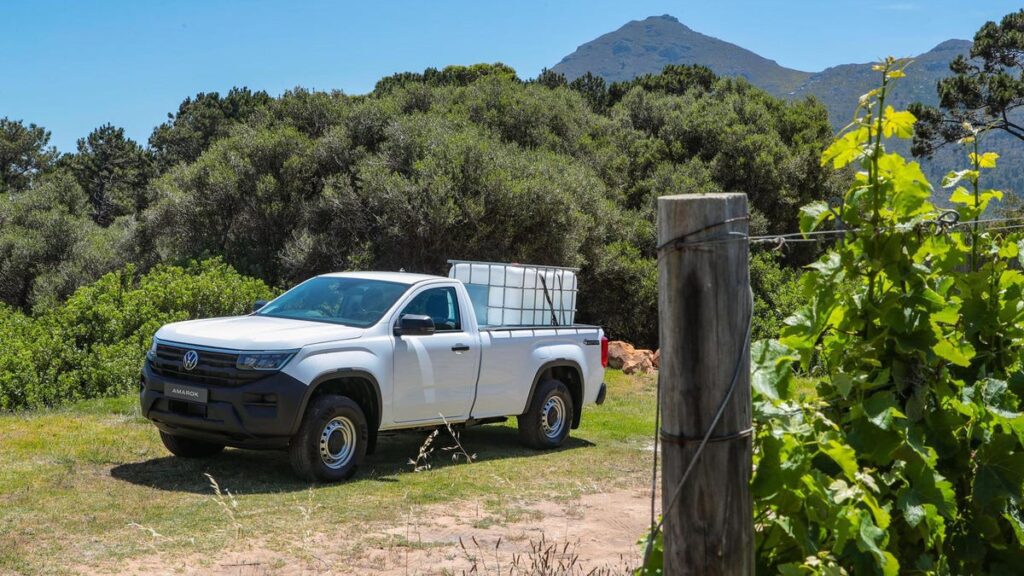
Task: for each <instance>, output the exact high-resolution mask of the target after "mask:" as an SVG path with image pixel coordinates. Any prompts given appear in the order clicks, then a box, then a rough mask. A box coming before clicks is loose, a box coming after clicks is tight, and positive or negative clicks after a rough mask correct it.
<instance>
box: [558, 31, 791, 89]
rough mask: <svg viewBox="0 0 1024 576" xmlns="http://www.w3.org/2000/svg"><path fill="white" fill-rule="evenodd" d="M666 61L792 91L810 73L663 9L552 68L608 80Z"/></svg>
mask: <svg viewBox="0 0 1024 576" xmlns="http://www.w3.org/2000/svg"><path fill="white" fill-rule="evenodd" d="M669 64H689V65H694V64H701V65H704V66H707V67H708V68H710V69H711V70H712V71H714V72H715V73H716V74H718V75H721V76H740V77H744V78H746V79H747V80H749V81H750V82H751V83H753V84H755V85H759V86H770V87H771V88H770V90H771V91H772V92H776V93H787V92H790V91H792V90H794V89H796V87H797V86H798V85H799V84H800V83H801V82H802V81H803V80H804V79H806V77H807V76H808V74H807V73H806V72H800V71H797V70H791V69H789V68H784V67H782V66H779V64H778V63H776V62H774V61H772V60H768V59H767V58H763V57H761V56H759V55H757V54H754V53H753V52H751V51H749V50H746V49H744V48H741V47H739V46H736V45H735V44H730V43H729V42H725V41H723V40H719V39H718V38H713V37H711V36H706V35H704V34H701V33H700V32H696V31H694V30H691V29H690V28H688V27H687V26H686V25H685V24H683V23H681V22H680V21H679V20H678V19H677V18H676V17H674V16H672V15H669V14H663V15H661V16H650V17H648V18H645V19H644V20H633V21H631V22H629V23H627V24H626V25H625V26H623V27H621V28H619V29H618V30H615V31H614V32H609V33H608V34H605V35H603V36H600V37H598V38H596V39H594V40H592V41H590V42H587V43H586V44H583V45H582V46H580V47H579V48H577V49H576V51H575V52H573V53H572V54H570V55H568V56H566V57H565V58H563V59H562V61H561V62H559V63H558V64H556V65H555V66H554V67H553V68H552V70H554V71H555V72H559V73H561V74H564V75H565V77H566V78H567V79H569V80H573V79H575V78H578V77H580V76H582V75H584V74H586V73H587V72H591V73H593V74H596V75H598V76H601V77H602V78H604V79H605V80H607V81H609V82H617V81H622V80H631V79H632V78H634V77H636V76H640V75H643V74H657V73H659V72H661V71H662V70H663V69H664V68H665V66H668V65H669Z"/></svg>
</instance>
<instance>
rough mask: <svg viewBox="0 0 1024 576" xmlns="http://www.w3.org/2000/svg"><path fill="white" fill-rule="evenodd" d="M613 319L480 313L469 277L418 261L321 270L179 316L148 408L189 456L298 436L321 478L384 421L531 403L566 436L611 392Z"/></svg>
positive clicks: (165, 341) (150, 370) (152, 375)
mask: <svg viewBox="0 0 1024 576" xmlns="http://www.w3.org/2000/svg"><path fill="white" fill-rule="evenodd" d="M606 364H607V339H606V338H605V337H604V333H603V331H602V330H601V328H599V327H597V326H587V325H579V324H573V325H570V326H547V325H544V326H478V324H477V318H476V314H475V312H474V306H473V302H472V301H471V300H470V297H469V293H468V292H467V290H466V287H465V285H463V283H462V282H460V281H458V280H455V279H450V278H445V277H439V276H426V275H420V274H407V273H404V272H394V273H391V272H345V273H335V274H325V275H322V276H317V277H314V278H311V279H309V280H307V281H305V282H303V283H301V284H299V285H298V286H296V287H295V288H293V289H291V290H289V291H287V292H285V293H284V294H282V295H281V296H279V297H278V298H276V299H274V300H272V301H270V302H268V303H262V302H260V303H257V304H256V305H255V306H254V311H253V313H251V314H249V315H246V316H237V317H230V318H212V319H204V320H191V321H187V322H177V323H173V324H168V325H166V326H163V327H162V328H160V330H159V331H157V333H156V336H155V337H154V339H153V344H152V347H151V348H150V350H149V352H148V353H147V355H146V361H145V363H144V365H143V368H142V378H141V391H140V401H141V404H142V413H143V415H145V417H146V418H149V419H150V420H152V421H153V422H154V423H155V424H156V426H157V428H158V429H159V431H160V437H161V439H162V440H163V443H164V445H165V446H166V447H167V449H168V450H169V451H170V452H171V453H173V454H175V455H177V456H181V457H201V456H212V455H214V454H217V453H219V452H220V451H222V450H223V449H224V447H225V446H234V447H243V448H271V449H275V448H276V449H286V450H288V451H289V453H290V458H291V463H292V467H293V468H294V470H295V472H296V473H297V474H298V475H300V476H301V477H303V478H306V479H309V480H311V481H321V482H329V481H338V480H344V479H347V478H349V477H351V476H352V474H354V473H355V471H356V469H357V467H358V466H359V464H360V462H361V461H362V460H363V458H364V456H365V455H366V454H367V453H368V452H372V451H373V449H374V447H375V445H376V441H377V434H378V432H380V431H386V430H399V429H409V428H423V427H431V426H437V425H441V424H443V422H444V421H445V420H446V421H447V422H448V423H451V424H460V425H467V426H468V425H473V424H482V423H488V422H496V421H503V420H504V419H505V418H507V417H509V416H517V417H518V425H519V433H520V437H521V439H522V441H523V442H524V443H525V444H527V445H529V446H531V447H534V448H538V449H544V448H553V447H556V446H559V445H561V444H562V443H563V442H564V441H565V439H566V437H567V436H568V435H569V430H570V429H571V428H576V427H578V426H579V424H580V415H581V410H582V408H583V406H584V405H585V404H591V403H595V402H596V403H598V404H600V403H601V402H602V401H603V400H604V395H605V386H604V383H603V380H604V368H605V365H606Z"/></svg>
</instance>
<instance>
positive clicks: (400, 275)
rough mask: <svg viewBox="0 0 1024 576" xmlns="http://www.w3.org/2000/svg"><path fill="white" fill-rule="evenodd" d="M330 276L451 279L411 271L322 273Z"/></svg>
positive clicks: (409, 281) (412, 281)
mask: <svg viewBox="0 0 1024 576" xmlns="http://www.w3.org/2000/svg"><path fill="white" fill-rule="evenodd" d="M320 276H323V277H328V278H365V279H367V280H380V281H382V282H396V283H398V284H409V285H412V284H418V283H420V282H423V281H426V280H449V278H447V277H445V276H432V275H430V274H411V273H409V272H331V273H330V274H321V275H320Z"/></svg>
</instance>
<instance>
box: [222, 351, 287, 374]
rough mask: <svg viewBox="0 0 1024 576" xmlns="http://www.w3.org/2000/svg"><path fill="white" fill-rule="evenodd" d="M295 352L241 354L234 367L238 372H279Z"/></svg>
mask: <svg viewBox="0 0 1024 576" xmlns="http://www.w3.org/2000/svg"><path fill="white" fill-rule="evenodd" d="M294 355H295V352H292V351H288V352H242V353H241V354H239V355H238V361H237V362H236V363H235V367H236V368H238V369H239V370H280V369H281V368H283V367H284V365H285V364H287V363H288V361H289V360H291V359H292V356H294Z"/></svg>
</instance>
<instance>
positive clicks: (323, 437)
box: [320, 416, 357, 470]
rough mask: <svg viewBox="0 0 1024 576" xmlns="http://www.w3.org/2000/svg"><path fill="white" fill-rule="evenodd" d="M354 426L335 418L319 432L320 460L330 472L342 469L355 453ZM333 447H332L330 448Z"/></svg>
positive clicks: (339, 417)
mask: <svg viewBox="0 0 1024 576" xmlns="http://www.w3.org/2000/svg"><path fill="white" fill-rule="evenodd" d="M356 438H357V436H356V425H355V424H354V423H353V422H352V421H351V420H349V419H348V418H346V417H344V416H336V417H334V418H332V419H331V421H330V422H328V423H327V425H326V426H324V429H323V431H322V432H320V460H322V461H323V463H324V466H327V467H328V468H330V469H332V470H338V469H339V468H344V467H345V465H346V464H348V463H349V461H351V460H352V456H353V455H354V454H355V453H356ZM332 445H333V447H332Z"/></svg>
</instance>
